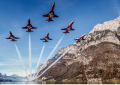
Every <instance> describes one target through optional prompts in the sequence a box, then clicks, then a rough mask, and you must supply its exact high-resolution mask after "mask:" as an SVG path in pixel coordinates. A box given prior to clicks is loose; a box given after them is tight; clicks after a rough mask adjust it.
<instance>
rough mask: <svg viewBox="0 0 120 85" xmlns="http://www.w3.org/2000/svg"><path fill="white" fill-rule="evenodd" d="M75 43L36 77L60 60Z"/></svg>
mask: <svg viewBox="0 0 120 85" xmlns="http://www.w3.org/2000/svg"><path fill="white" fill-rule="evenodd" d="M74 45H75V43H74V44H73V45H72V46H71V47H70V48H69V49H68V50H67V51H66V52H64V53H63V54H62V55H61V56H60V57H59V58H58V59H57V60H55V61H54V62H53V63H52V64H51V65H50V66H49V67H48V68H46V69H45V70H44V71H43V72H42V73H41V74H40V75H39V76H37V77H36V78H35V79H37V78H39V77H40V76H41V75H42V74H44V73H45V72H46V71H47V70H48V69H49V68H50V67H52V66H53V65H54V64H55V63H56V62H57V61H59V60H60V59H61V58H62V57H63V56H64V55H65V54H66V53H67V52H68V51H69V50H70V49H71V48H72V47H73V46H74ZM35 79H33V80H35Z"/></svg>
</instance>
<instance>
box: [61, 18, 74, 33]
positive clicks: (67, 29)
mask: <svg viewBox="0 0 120 85" xmlns="http://www.w3.org/2000/svg"><path fill="white" fill-rule="evenodd" d="M74 21H75V20H74ZM74 21H72V22H71V23H70V24H69V26H68V27H67V28H64V29H61V30H65V32H63V33H65V34H66V33H69V31H70V30H75V29H73V28H72V24H73V23H74Z"/></svg>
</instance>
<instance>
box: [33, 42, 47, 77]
mask: <svg viewBox="0 0 120 85" xmlns="http://www.w3.org/2000/svg"><path fill="white" fill-rule="evenodd" d="M44 48H45V43H44V45H43V48H42V51H41V53H40V57H39V60H38V63H37V67H36V69H35V73H34V75H33V77H34V76H35V74H36V71H37V69H38V66H39V64H40V60H41V57H42V54H43V51H44Z"/></svg>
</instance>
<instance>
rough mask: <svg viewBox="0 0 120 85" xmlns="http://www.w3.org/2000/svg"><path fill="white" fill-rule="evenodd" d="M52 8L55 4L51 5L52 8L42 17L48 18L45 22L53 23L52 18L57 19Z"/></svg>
mask: <svg viewBox="0 0 120 85" xmlns="http://www.w3.org/2000/svg"><path fill="white" fill-rule="evenodd" d="M54 7H55V2H54V3H53V5H52V8H51V10H50V11H49V13H48V14H45V15H43V17H48V19H47V20H45V21H48V22H50V21H53V20H52V17H58V16H57V15H55V13H54Z"/></svg>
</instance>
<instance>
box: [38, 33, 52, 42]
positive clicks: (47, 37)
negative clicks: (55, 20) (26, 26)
mask: <svg viewBox="0 0 120 85" xmlns="http://www.w3.org/2000/svg"><path fill="white" fill-rule="evenodd" d="M40 40H45V41H43V42H49V41H48V40H52V39H50V38H49V33H48V34H47V35H46V37H45V38H42V39H40Z"/></svg>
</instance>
